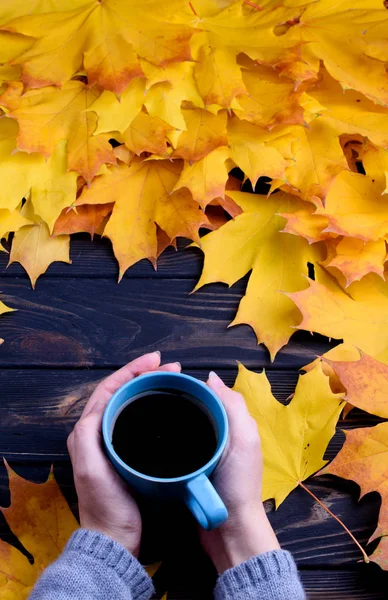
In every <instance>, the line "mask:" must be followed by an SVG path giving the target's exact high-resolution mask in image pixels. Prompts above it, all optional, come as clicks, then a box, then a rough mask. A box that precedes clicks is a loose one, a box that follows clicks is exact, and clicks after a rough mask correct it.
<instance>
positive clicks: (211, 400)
mask: <svg viewBox="0 0 388 600" xmlns="http://www.w3.org/2000/svg"><path fill="white" fill-rule="evenodd" d="M161 389H169V390H177V391H179V392H183V393H186V394H189V395H190V396H193V397H194V398H195V399H196V400H198V401H199V402H200V403H202V404H203V405H204V408H205V411H206V413H207V414H208V415H209V417H210V418H211V420H212V422H213V426H214V428H215V431H216V436H217V447H216V451H215V453H214V455H213V457H212V458H211V460H210V461H209V462H208V463H207V464H205V465H203V467H201V468H200V469H198V470H197V471H195V472H194V473H190V474H188V475H184V476H182V477H174V478H169V479H162V478H158V477H150V476H148V475H145V474H144V473H139V472H138V471H135V470H134V469H132V468H131V467H130V466H129V465H127V464H126V463H125V462H124V461H123V460H122V459H121V458H120V457H119V455H118V454H117V453H116V452H115V450H114V448H113V445H112V435H113V429H114V426H115V423H116V420H117V418H118V416H119V414H120V413H121V411H122V410H123V409H124V408H125V407H126V406H127V405H128V404H129V403H130V402H131V400H132V399H133V398H134V397H135V396H137V395H138V394H140V393H142V392H148V391H150V390H161ZM102 434H103V438H104V444H105V450H106V453H107V455H108V457H109V459H110V460H111V462H112V464H113V465H114V467H115V468H116V470H117V471H118V472H119V473H120V475H121V476H122V477H123V478H124V479H125V480H126V481H127V482H128V483H129V485H130V486H132V487H133V488H134V489H136V490H137V491H139V492H141V493H143V494H147V495H153V496H163V497H180V498H182V499H183V500H184V501H185V502H186V504H187V506H188V507H189V509H190V510H191V512H192V513H193V515H194V517H195V518H196V519H197V521H198V522H199V524H200V525H201V526H202V527H203V528H204V529H208V530H210V529H214V528H215V527H218V526H219V525H221V524H222V523H224V522H225V521H226V519H227V518H228V511H227V509H226V507H225V505H224V503H223V502H222V500H221V498H220V496H219V495H218V494H217V492H216V490H215V489H214V487H213V485H212V484H211V482H210V481H209V475H211V473H212V472H213V471H214V469H215V468H216V466H217V463H218V461H219V460H220V458H221V455H222V452H223V451H224V448H225V445H226V441H227V438H228V419H227V416H226V412H225V409H224V407H223V405H222V403H221V401H220V399H219V398H218V397H217V395H216V394H215V393H214V392H213V391H212V390H211V389H210V388H208V387H207V385H205V384H204V383H202V381H199V380H198V379H194V377H190V376H189V375H183V374H182V373H169V372H163V371H154V372H152V373H146V374H145V375H140V377H136V378H135V379H132V381H129V382H128V383H126V384H124V385H123V386H122V387H121V388H120V389H118V390H117V392H115V393H114V394H113V396H112V398H111V399H110V401H109V403H108V405H107V407H106V409H105V412H104V417H103V421H102Z"/></svg>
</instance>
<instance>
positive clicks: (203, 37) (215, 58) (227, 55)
mask: <svg viewBox="0 0 388 600" xmlns="http://www.w3.org/2000/svg"><path fill="white" fill-rule="evenodd" d="M191 47H192V49H193V57H194V59H195V60H196V64H195V67H194V76H195V81H196V83H197V86H198V90H199V93H200V94H201V96H202V98H203V101H204V103H205V107H208V106H211V105H213V104H214V105H217V106H220V107H222V108H231V107H234V106H235V103H233V100H234V99H235V98H236V96H239V95H240V94H246V93H247V90H246V87H245V85H244V82H243V79H242V75H241V67H240V66H239V65H238V64H237V61H236V51H235V50H233V49H230V48H228V47H226V46H225V45H224V44H223V45H222V46H212V44H211V41H210V40H209V36H208V34H207V33H206V32H205V31H204V32H201V33H197V34H196V35H195V36H194V38H193V40H192V44H191ZM237 106H238V105H237Z"/></svg>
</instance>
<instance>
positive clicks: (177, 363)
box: [174, 360, 182, 369]
mask: <svg viewBox="0 0 388 600" xmlns="http://www.w3.org/2000/svg"><path fill="white" fill-rule="evenodd" d="M174 365H178V367H179V368H180V369H181V368H182V365H181V363H180V362H178V361H177V360H176V361H175V362H174Z"/></svg>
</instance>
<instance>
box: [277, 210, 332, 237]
mask: <svg viewBox="0 0 388 600" xmlns="http://www.w3.org/2000/svg"><path fill="white" fill-rule="evenodd" d="M281 216H282V217H284V218H285V219H287V224H286V225H285V227H284V229H283V231H285V232H286V233H293V234H294V235H300V236H302V237H304V238H306V240H307V241H308V242H309V244H313V243H314V242H319V241H321V240H327V239H328V238H331V237H333V236H334V235H335V234H332V233H330V232H327V231H326V227H327V226H328V224H329V219H328V218H327V217H326V216H324V215H319V214H317V213H316V212H315V208H314V206H308V205H306V207H305V208H301V209H300V210H296V211H295V212H292V213H281Z"/></svg>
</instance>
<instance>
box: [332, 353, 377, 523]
mask: <svg viewBox="0 0 388 600" xmlns="http://www.w3.org/2000/svg"><path fill="white" fill-rule="evenodd" d="M323 360H324V361H325V362H326V363H327V364H328V365H329V366H330V367H331V368H332V369H333V371H334V373H335V374H336V376H337V377H338V379H339V380H340V382H341V383H342V385H343V386H344V388H345V390H346V399H347V400H348V401H349V402H350V403H351V404H353V406H356V407H357V408H361V409H362V410H365V411H366V412H369V413H371V414H373V415H377V416H379V417H383V418H385V419H386V418H388V366H387V365H386V364H384V363H382V362H380V361H378V360H376V359H374V358H372V357H371V356H368V355H367V354H361V357H360V358H359V360H356V361H351V362H347V361H339V360H330V359H329V358H327V357H325V358H324V359H323ZM387 533H388V532H387Z"/></svg>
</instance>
